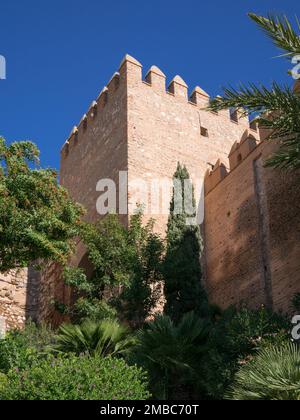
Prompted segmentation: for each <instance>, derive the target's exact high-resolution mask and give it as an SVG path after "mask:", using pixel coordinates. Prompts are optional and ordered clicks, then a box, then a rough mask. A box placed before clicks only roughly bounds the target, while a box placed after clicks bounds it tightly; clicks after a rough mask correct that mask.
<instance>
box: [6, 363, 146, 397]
mask: <svg viewBox="0 0 300 420" xmlns="http://www.w3.org/2000/svg"><path fill="white" fill-rule="evenodd" d="M149 397H150V395H149V393H148V391H147V378H146V375H145V373H144V372H143V371H142V370H141V369H138V368H137V367H135V366H128V365H127V364H126V363H125V362H124V360H122V359H114V358H99V357H90V356H87V355H85V356H81V357H76V356H75V355H68V356H63V357H58V358H54V357H50V356H49V357H48V359H47V360H43V361H41V362H39V363H34V364H33V365H32V366H31V367H30V368H29V369H27V370H25V371H17V370H12V371H10V372H9V373H8V375H7V386H6V387H5V388H4V389H3V388H2V390H1V392H0V400H97V401H99V400H145V399H148V398H149Z"/></svg>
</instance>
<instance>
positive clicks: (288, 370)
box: [227, 341, 300, 401]
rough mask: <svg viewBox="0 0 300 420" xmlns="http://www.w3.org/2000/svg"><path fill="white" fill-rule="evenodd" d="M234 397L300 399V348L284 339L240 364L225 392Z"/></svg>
mask: <svg viewBox="0 0 300 420" xmlns="http://www.w3.org/2000/svg"><path fill="white" fill-rule="evenodd" d="M227 398H228V399H233V400H273V401H274V400H296V401H299V400H300V351H299V347H298V346H297V345H296V344H293V343H291V342H288V341H287V342H285V343H283V344H281V345H280V346H278V345H277V346H274V345H271V346H269V347H267V348H264V349H262V350H260V351H259V353H258V355H257V356H255V358H254V360H252V361H251V362H250V363H248V364H246V365H245V366H244V367H242V368H241V369H240V370H239V372H238V373H237V374H236V376H235V382H234V385H233V387H232V389H231V390H230V391H229V392H228V393H227Z"/></svg>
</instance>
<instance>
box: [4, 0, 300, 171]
mask: <svg viewBox="0 0 300 420" xmlns="http://www.w3.org/2000/svg"><path fill="white" fill-rule="evenodd" d="M297 5H298V7H297ZM248 11H254V12H258V13H261V14H265V13H267V12H268V11H273V12H281V13H286V14H287V15H289V16H290V17H294V15H295V14H297V13H298V12H299V1H296V0H280V1H279V0H263V1H262V0H251V1H250V0H243V1H237V0H228V1H224V0H214V1H208V0H185V1H179V0H172V1H171V0H148V1H141V0H139V1H138V0H130V1H129V0H127V1H126V0H123V1H122V0H110V1H108V0H88V1H86V2H84V1H78V0H60V1H58V0H51V1H50V0H48V1H45V0H26V1H24V0H14V1H12V0H1V10H0V13H1V25H0V55H4V56H5V57H6V60H7V80H5V81H3V80H0V98H1V100H0V135H2V136H4V137H6V139H7V140H9V141H12V140H22V139H30V140H32V141H34V142H35V143H37V145H38V146H39V148H40V150H41V153H42V154H41V158H42V164H43V165H44V166H52V167H55V168H58V166H59V151H60V148H61V146H62V144H63V143H64V141H65V139H66V137H67V136H68V134H69V132H70V131H71V128H72V127H73V126H74V125H75V124H77V123H78V122H79V120H80V118H81V116H82V115H83V114H84V112H85V111H86V110H87V108H88V105H89V104H90V103H91V102H92V100H93V99H94V98H95V97H96V96H97V95H98V93H99V91H100V90H101V89H102V87H103V86H104V85H105V84H106V83H107V81H108V80H109V78H110V77H111V75H112V74H113V72H114V71H116V70H117V69H118V66H119V63H120V61H121V59H122V57H123V56H124V55H125V53H127V52H128V53H129V54H131V55H133V56H134V57H136V58H137V59H138V60H139V61H140V62H142V64H143V65H144V71H145V72H146V71H147V69H148V68H149V67H150V66H151V65H152V64H156V65H157V66H159V67H160V68H161V69H162V70H163V71H164V72H165V73H166V75H167V77H168V80H171V79H172V78H173V77H174V76H175V75H176V74H179V75H180V76H182V77H183V79H184V80H185V81H186V82H187V84H188V85H189V87H190V89H192V88H193V87H194V86H195V85H200V86H201V87H203V88H204V89H205V90H206V91H207V92H209V93H210V94H212V95H214V94H218V93H220V91H221V87H222V86H223V85H226V84H228V83H230V84H233V85H235V84H237V83H238V82H240V81H243V82H248V81H255V82H264V83H267V84H268V83H270V82H271V81H272V80H273V79H276V80H278V81H281V82H284V81H287V80H288V77H287V70H288V68H289V67H290V66H289V63H288V62H285V61H284V60H276V59H274V58H273V57H274V56H275V55H276V54H277V51H276V50H275V49H274V48H273V46H272V45H271V43H270V41H269V40H267V39H265V37H264V36H263V35H262V34H261V33H260V32H259V31H258V30H257V29H256V27H255V25H254V24H253V23H252V22H250V21H249V19H248V18H247V16H246V13H247V12H248ZM298 15H299V13H298Z"/></svg>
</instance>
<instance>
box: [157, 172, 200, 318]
mask: <svg viewBox="0 0 300 420" xmlns="http://www.w3.org/2000/svg"><path fill="white" fill-rule="evenodd" d="M173 180H174V193H173V198H172V201H171V205H170V216H169V221H168V229H167V252H166V256H165V260H164V268H163V272H164V279H165V298H166V306H165V313H166V315H168V316H170V317H171V318H172V320H174V321H175V322H177V321H179V320H180V319H181V318H182V316H183V315H184V314H186V313H188V312H191V311H195V313H197V314H199V315H206V314H207V312H208V303H207V296H206V293H205V291H204V288H203V287H202V285H201V279H202V272H201V264H200V257H201V236H200V228H199V226H198V225H196V224H189V220H188V219H189V218H190V219H192V218H194V219H195V218H196V214H188V212H187V211H186V209H185V201H186V200H185V195H184V194H185V191H186V190H187V189H186V190H185V185H189V186H190V188H191V189H192V185H191V181H190V178H189V174H188V171H187V169H186V167H182V166H181V165H180V164H178V167H177V170H176V172H175V175H174V178H173ZM175 185H177V188H178V185H180V186H181V195H180V197H179V198H178V197H177V196H176V197H175ZM176 195H177V194H176ZM192 201H193V205H194V207H195V198H194V193H193V191H192ZM176 206H178V207H177V208H176ZM177 209H179V210H180V209H182V211H177Z"/></svg>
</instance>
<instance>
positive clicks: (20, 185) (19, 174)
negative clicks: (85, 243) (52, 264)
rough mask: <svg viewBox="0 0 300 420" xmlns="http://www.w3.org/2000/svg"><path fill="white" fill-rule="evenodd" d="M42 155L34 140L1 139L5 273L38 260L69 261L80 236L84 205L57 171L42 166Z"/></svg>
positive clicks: (0, 239)
mask: <svg viewBox="0 0 300 420" xmlns="http://www.w3.org/2000/svg"><path fill="white" fill-rule="evenodd" d="M38 156H39V151H38V149H37V148H36V146H35V145H34V144H33V143H31V142H19V143H12V144H11V145H10V146H7V145H6V143H5V140H4V139H3V138H0V272H5V271H8V270H10V269H13V268H16V267H26V266H28V265H29V263H31V262H32V261H35V260H37V259H39V258H41V259H45V260H52V261H59V262H62V263H64V262H66V260H67V258H68V255H69V253H70V251H71V248H72V247H71V243H70V240H71V239H73V238H74V236H75V235H76V234H77V233H78V226H79V221H80V216H81V215H82V209H81V207H79V206H78V205H76V204H74V203H73V202H72V200H71V199H70V198H69V196H68V194H67V192H66V190H64V189H63V188H62V187H61V186H60V185H59V184H58V182H57V174H56V173H55V172H54V171H53V170H50V169H39V168H37V163H38ZM32 166H33V169H32Z"/></svg>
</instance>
